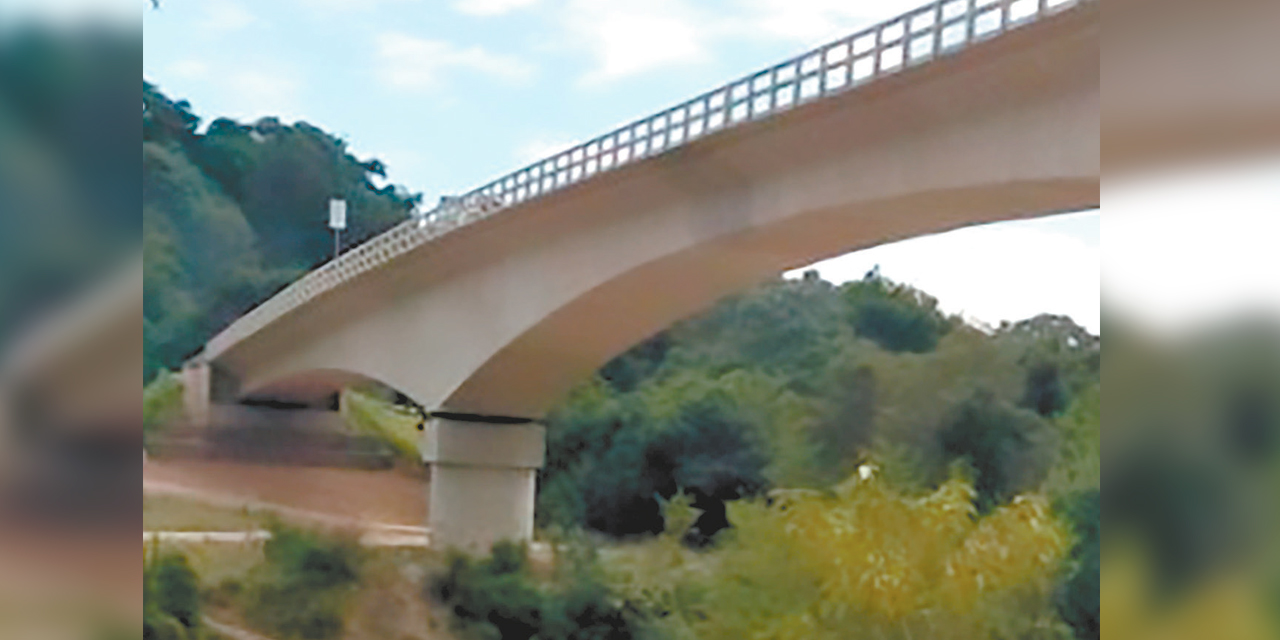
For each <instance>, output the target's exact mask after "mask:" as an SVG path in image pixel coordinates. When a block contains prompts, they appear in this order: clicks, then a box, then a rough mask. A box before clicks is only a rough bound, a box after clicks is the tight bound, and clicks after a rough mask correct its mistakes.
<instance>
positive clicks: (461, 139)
mask: <svg viewBox="0 0 1280 640" xmlns="http://www.w3.org/2000/svg"><path fill="white" fill-rule="evenodd" d="M919 4H922V3H921V2H919V1H918V0H863V1H856V0H854V1H851V0H700V1H696V2H695V1H694V0H646V1H645V2H617V1H608V0H431V1H428V0H269V1H268V0H258V1H255V2H250V1H248V0H199V1H196V0H165V2H164V8H163V9H162V10H161V11H150V10H144V12H143V25H144V38H145V53H144V60H143V73H144V76H145V77H146V78H147V79H148V80H150V81H152V82H155V83H157V84H158V85H159V86H160V87H161V88H162V89H163V90H164V91H165V92H166V93H168V94H169V95H170V96H171V97H174V98H185V99H188V100H190V101H191V102H192V104H193V106H194V108H195V109H196V111H197V113H199V114H201V115H202V116H205V117H206V119H209V118H212V117H216V116H231V117H235V118H238V119H241V120H254V119H257V118H258V117H262V116H267V115H274V116H278V117H280V118H281V119H283V120H285V121H288V122H292V121H294V120H299V119H301V120H306V121H308V122H311V123H313V124H316V125H318V126H321V127H323V128H325V129H326V130H329V131H332V132H334V133H336V134H338V135H340V136H342V137H343V138H344V139H346V140H348V141H349V143H350V144H351V147H352V148H353V149H354V150H355V151H356V153H357V155H359V156H362V157H365V156H367V157H377V158H380V159H382V160H383V161H384V162H385V163H386V164H387V165H388V169H389V177H390V179H391V181H393V182H396V183H400V184H404V185H406V186H407V187H408V188H409V189H411V190H413V191H421V192H423V193H424V194H425V195H426V199H427V201H428V202H432V201H434V200H435V199H436V198H437V197H438V196H439V195H442V194H451V193H458V192H462V191H465V190H467V189H469V188H471V187H474V186H477V185H480V184H482V183H484V182H486V181H488V180H489V179H491V178H494V177H497V176H499V175H501V174H503V173H506V172H507V171H510V170H512V169H515V168H518V167H519V166H521V165H523V164H525V163H527V162H530V161H533V160H536V159H539V158H541V157H543V156H545V155H547V154H549V153H551V152H554V151H557V150H560V149H562V148H564V147H566V146H568V145H569V144H571V143H574V142H576V141H580V140H584V139H587V138H589V137H592V136H594V135H597V134H600V133H604V132H606V131H608V130H609V129H611V128H613V127H614V126H616V125H619V124H622V123H625V122H629V121H631V120H633V119H635V118H637V117H640V116H644V115H647V114H649V113H651V112H655V111H658V110H659V109H661V108H664V107H667V106H670V105H672V104H674V103H676V102H679V101H681V100H684V99H686V98H688V97H691V96H693V95H695V94H697V93H699V92H701V91H704V90H706V89H709V88H711V87H714V86H718V85H720V84H723V83H725V82H726V81H728V80H731V79H734V78H736V77H739V76H742V75H745V74H747V73H750V72H752V71H754V70H757V69H759V68H762V67H765V66H767V65H770V64H773V63H776V62H778V61H781V60H783V59H785V58H788V57H790V56H793V55H796V54H799V53H801V52H803V51H804V50H806V49H808V48H810V47H813V46H816V45H819V44H822V43H823V42H825V41H828V40H831V39H834V38H837V37H839V36H841V35H845V34H848V33H850V32H852V31H855V30H857V29H859V28H861V27H864V26H868V25H870V24H872V23H875V22H878V21H880V20H883V19H886V18H889V17H891V16H893V15H895V14H897V13H900V12H902V11H905V10H908V9H911V8H913V7H915V6H918V5H919ZM135 15H136V14H135ZM1099 219H1100V216H1099V215H1097V214H1096V213H1093V214H1085V215H1073V216H1066V217H1057V218H1051V219H1044V220H1038V221H1029V222H1018V223H1007V224H1001V225H990V226H987V227H980V228H974V229H966V230H961V231H958V232H953V233H951V234H944V235H941V236H935V237H930V238H921V239H916V240H909V241H905V242H901V243H897V244H895V245H888V246H885V247H878V248H875V249H872V250H868V251H864V252H859V253H857V254H851V255H850V256H847V257H845V258H843V259H836V260H834V261H827V262H825V263H822V264H821V265H819V268H820V270H821V271H822V273H823V275H824V276H825V277H827V278H828V279H833V280H843V279H845V278H847V277H860V276H861V275H862V273H864V272H865V271H866V269H867V268H869V267H870V266H873V265H874V264H881V267H882V271H883V272H884V273H885V274H886V275H888V276H889V277H891V278H894V279H898V280H903V281H907V282H911V283H912V284H916V285H917V286H920V287H922V288H924V289H925V290H926V291H928V292H930V293H932V294H934V295H936V296H937V297H938V298H939V299H940V300H941V302H942V305H943V307H944V308H946V309H948V310H950V311H954V312H958V313H964V314H966V315H967V316H969V317H971V318H973V319H975V320H980V321H983V322H987V323H991V324H995V323H998V322H999V321H1000V320H1006V319H1007V320H1016V319H1020V318H1023V317H1027V316H1030V315H1034V314H1035V313H1039V312H1042V311H1044V312H1054V313H1067V314H1069V315H1072V316H1073V317H1075V318H1076V319H1077V321H1079V322H1081V323H1082V324H1084V325H1085V326H1088V327H1090V328H1091V329H1094V330H1095V331H1096V330H1097V328H1098V290H1099V283H1098V264H1099Z"/></svg>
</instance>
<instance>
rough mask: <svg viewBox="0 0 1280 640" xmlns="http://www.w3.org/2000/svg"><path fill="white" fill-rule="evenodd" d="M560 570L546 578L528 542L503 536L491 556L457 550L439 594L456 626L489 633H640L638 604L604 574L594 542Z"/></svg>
mask: <svg viewBox="0 0 1280 640" xmlns="http://www.w3.org/2000/svg"><path fill="white" fill-rule="evenodd" d="M575 551H576V552H577V554H578V555H577V556H576V557H575V556H573V555H572V554H571V555H570V558H569V560H567V561H566V562H563V563H562V564H561V565H560V566H559V567H558V569H559V571H558V573H557V575H554V576H551V577H550V579H539V578H538V577H537V576H535V575H534V572H533V571H532V570H531V568H530V566H529V561H528V550H527V549H526V548H525V547H523V546H520V545H514V544H511V543H498V544H496V545H494V548H493V553H492V555H491V556H490V557H488V558H484V559H474V558H471V557H468V556H466V555H462V554H456V553H455V554H452V555H451V556H450V557H449V559H448V561H447V567H446V568H445V570H444V571H442V572H441V573H440V574H439V575H437V576H436V577H435V578H433V580H432V582H431V585H430V593H431V596H432V597H434V598H435V599H436V600H437V601H438V602H440V603H441V604H444V605H446V606H448V607H449V608H450V610H451V611H452V612H453V614H454V619H453V627H454V629H455V630H456V631H457V632H459V633H461V634H463V635H464V636H465V637H473V638H480V639H484V640H530V639H532V638H536V639H538V640H628V639H630V638H634V637H636V634H637V629H636V625H637V621H636V619H635V616H634V615H633V612H631V611H628V610H627V609H626V608H625V607H623V606H622V605H621V602H620V600H619V599H618V598H617V597H616V596H615V595H614V594H613V593H611V589H610V587H609V586H608V585H607V583H606V582H605V580H604V578H603V576H602V575H600V571H599V565H598V564H597V563H595V562H593V561H592V558H590V557H589V556H588V557H583V556H582V555H581V554H583V553H587V554H590V550H589V548H586V547H581V546H577V547H575Z"/></svg>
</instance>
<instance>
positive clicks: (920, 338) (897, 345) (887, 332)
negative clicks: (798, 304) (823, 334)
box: [840, 270, 958, 353]
mask: <svg viewBox="0 0 1280 640" xmlns="http://www.w3.org/2000/svg"><path fill="white" fill-rule="evenodd" d="M840 294H841V297H842V298H843V299H844V302H845V304H846V305H847V308H848V310H847V315H848V319H849V323H850V324H851V325H852V326H853V328H854V330H855V331H856V332H857V334H858V336H859V337H862V338H866V339H868V340H871V341H873V342H875V343H876V344H878V345H880V346H881V347H882V348H884V349H886V350H889V351H908V352H912V353H925V352H928V351H932V350H933V349H934V348H935V347H937V346H938V340H939V339H940V338H941V337H942V336H943V335H945V334H946V333H947V332H948V331H950V330H951V328H952V327H953V326H955V325H956V324H957V323H958V321H957V320H955V319H953V318H948V317H946V316H945V315H943V314H942V312H940V311H939V310H938V301H937V300H935V299H934V298H932V297H930V296H928V295H926V294H925V293H923V292H921V291H918V290H916V289H913V288H911V287H909V286H907V285H903V284H895V283H893V282H892V281H890V280H888V279H886V278H884V277H883V276H881V275H880V273H879V271H878V270H876V271H872V272H871V273H868V274H867V276H866V277H865V278H863V279H862V280H859V281H854V282H849V283H846V284H844V285H843V286H842V287H841V290H840Z"/></svg>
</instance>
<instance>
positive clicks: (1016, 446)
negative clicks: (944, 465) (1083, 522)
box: [939, 390, 1055, 513]
mask: <svg viewBox="0 0 1280 640" xmlns="http://www.w3.org/2000/svg"><path fill="white" fill-rule="evenodd" d="M1051 436H1052V432H1050V431H1049V429H1048V426H1047V425H1046V424H1045V423H1044V422H1043V421H1042V420H1041V419H1040V418H1039V417H1038V416H1037V415H1036V414H1035V413H1033V412H1031V411H1028V410H1026V409H1018V408H1015V407H1012V406H1010V405H1008V404H1007V403H1004V402H1001V401H999V400H997V399H996V398H995V397H994V395H993V394H991V393H990V392H987V391H984V390H979V391H977V392H975V393H974V394H973V395H972V396H970V397H969V399H968V400H966V401H965V402H962V403H961V404H960V405H959V406H958V407H957V408H956V409H955V410H954V411H953V412H952V414H951V416H949V417H948V418H947V420H946V423H945V427H944V428H943V430H942V431H941V432H940V434H939V438H940V440H941V444H942V450H943V452H944V453H945V454H946V455H947V456H948V457H949V458H951V459H961V460H964V461H966V462H967V463H968V464H969V465H971V466H972V467H973V472H974V489H975V491H976V492H977V495H976V497H975V504H977V506H978V508H979V510H981V511H982V512H984V513H985V512H987V511H989V510H991V509H992V508H993V507H995V506H996V505H999V504H1003V503H1004V502H1006V501H1007V500H1009V498H1011V497H1012V496H1013V495H1015V494H1017V493H1018V492H1021V491H1026V490H1028V489H1031V488H1032V487H1035V486H1037V485H1038V484H1039V483H1040V482H1041V481H1042V480H1043V479H1044V477H1045V476H1046V475H1048V472H1049V468H1050V466H1051V465H1050V463H1051V461H1052V460H1051V458H1052V454H1053V451H1054V449H1055V448H1054V447H1053V446H1052V444H1053V443H1052V442H1051V441H1050V440H1049V438H1051Z"/></svg>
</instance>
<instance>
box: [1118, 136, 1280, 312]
mask: <svg viewBox="0 0 1280 640" xmlns="http://www.w3.org/2000/svg"><path fill="white" fill-rule="evenodd" d="M1102 197H1103V202H1104V203H1105V208H1106V211H1107V215H1106V223H1105V225H1104V227H1105V229H1104V230H1105V233H1106V245H1105V251H1104V253H1103V269H1104V271H1103V273H1104V275H1105V277H1106V287H1105V292H1106V295H1107V305H1108V309H1110V310H1111V311H1114V312H1116V313H1117V314H1118V315H1122V316H1124V317H1125V318H1127V319H1128V320H1130V321H1134V322H1140V323H1142V324H1143V325H1145V326H1146V327H1148V328H1150V329H1155V330H1157V331H1168V332H1177V331H1179V330H1182V329H1188V328H1194V327H1196V326H1197V325H1200V324H1204V323H1209V322H1213V321H1215V320H1220V319H1223V318H1225V317H1230V316H1233V315H1236V314H1242V313H1252V312H1262V313H1265V314H1269V315H1270V316H1271V317H1280V260H1277V259H1276V257H1275V256H1276V239H1277V238H1280V216H1277V210H1280V161H1277V160H1275V159H1271V160H1265V161H1258V160H1253V161H1246V162H1240V163H1236V164H1234V165H1232V166H1216V167H1193V168H1188V169H1184V170H1182V171H1178V172H1171V173H1170V174H1168V175H1162V176H1156V177H1146V178H1142V179H1133V180H1127V181H1122V179H1117V180H1113V181H1110V182H1108V183H1104V185H1103V194H1102Z"/></svg>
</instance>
